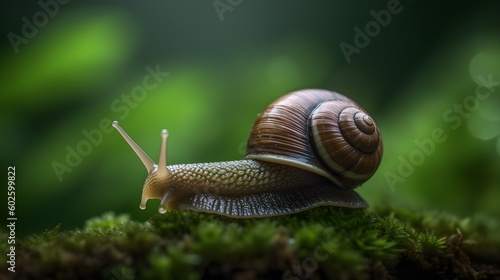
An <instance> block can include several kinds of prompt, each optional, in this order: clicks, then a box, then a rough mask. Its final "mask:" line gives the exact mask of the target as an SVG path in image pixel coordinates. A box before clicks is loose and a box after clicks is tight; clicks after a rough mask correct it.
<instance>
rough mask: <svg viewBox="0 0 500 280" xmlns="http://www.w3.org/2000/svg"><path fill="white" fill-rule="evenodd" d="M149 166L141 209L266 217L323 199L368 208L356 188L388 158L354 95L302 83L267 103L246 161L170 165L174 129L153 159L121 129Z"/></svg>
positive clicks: (323, 202) (164, 134)
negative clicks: (150, 203) (153, 203)
mask: <svg viewBox="0 0 500 280" xmlns="http://www.w3.org/2000/svg"><path fill="white" fill-rule="evenodd" d="M113 126H114V127H115V128H116V129H117V130H118V131H119V132H120V134H121V135H122V136H123V137H124V138H125V140H126V141H127V142H128V143H129V144H130V146H131V147H132V149H133V150H134V151H135V152H136V154H137V155H138V156H139V158H140V159H141V160H142V162H143V163H144V165H145V166H146V169H147V170H148V173H149V175H148V177H147V178H146V182H145V183H144V187H143V193H142V200H141V208H142V209H144V208H145V206H146V202H147V200H148V199H151V198H157V199H161V202H160V206H159V211H160V212H161V213H164V212H166V211H167V210H183V209H187V210H193V211H201V212H210V213H216V214H221V215H226V216H230V217H237V218H243V217H265V216H274V215H284V214H290V213H296V212H300V211H304V210H307V209H310V208H313V207H317V206H322V205H331V206H339V207H351V208H363V207H367V206H368V205H367V203H366V202H365V201H364V200H363V199H362V198H361V197H360V196H359V195H358V194H357V193H356V192H354V191H353V190H352V189H353V188H355V187H356V186H359V185H361V184H362V183H364V182H365V181H366V180H368V179H369V178H370V177H371V176H372V175H373V174H374V173H375V171H376V169H377V168H378V166H379V164H380V161H381V158H382V150H383V148H382V141H381V138H380V133H379V130H378V128H377V125H376V124H375V122H374V121H373V119H372V118H371V117H370V116H369V115H368V114H367V113H366V111H365V110H364V109H362V108H361V107H360V106H359V105H358V104H356V103H355V102H354V101H352V100H351V99H349V98H347V97H345V96H343V95H341V94H339V93H336V92H331V91H326V90H316V89H314V90H301V91H296V92H292V93H290V94H287V95H285V96H283V97H281V98H279V99H278V100H276V101H275V102H273V103H272V104H271V105H269V106H268V107H267V108H266V109H265V110H264V111H263V112H262V113H261V114H260V115H259V117H258V118H257V120H256V122H255V123H254V125H253V128H252V131H251V133H250V137H249V140H248V145H247V155H246V159H245V160H239V161H229V162H212V163H197V164H178V165H170V166H167V165H166V143H167V136H168V133H167V131H166V130H163V131H162V139H163V140H162V146H161V150H160V158H159V161H158V164H155V163H154V162H153V161H152V160H151V159H150V158H149V157H148V156H147V155H146V154H145V153H144V152H143V151H142V149H141V148H140V147H139V146H137V144H135V142H134V141H133V140H132V139H131V138H130V137H129V136H128V135H127V134H126V133H125V131H123V129H121V127H120V126H119V125H118V122H116V121H115V122H114V123H113Z"/></svg>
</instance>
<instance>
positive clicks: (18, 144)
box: [0, 0, 500, 235]
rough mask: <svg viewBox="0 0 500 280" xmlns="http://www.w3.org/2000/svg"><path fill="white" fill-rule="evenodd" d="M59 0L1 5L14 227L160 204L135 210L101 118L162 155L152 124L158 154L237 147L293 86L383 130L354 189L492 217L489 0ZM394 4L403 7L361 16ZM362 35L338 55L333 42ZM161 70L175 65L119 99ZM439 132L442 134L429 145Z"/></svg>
mask: <svg viewBox="0 0 500 280" xmlns="http://www.w3.org/2000/svg"><path fill="white" fill-rule="evenodd" d="M54 1H55V0H54ZM54 1H48V0H45V1H44V0H42V1H41V3H57V6H56V5H54V4H52V6H50V5H49V4H47V5H48V6H47V7H48V8H47V7H45V8H44V7H42V6H41V5H40V4H39V3H37V2H36V1H31V3H23V4H21V3H18V2H16V3H10V2H9V3H8V2H5V3H4V2H2V4H1V5H2V7H1V13H2V16H1V17H0V20H1V25H0V29H1V30H2V32H1V34H3V35H4V37H3V40H2V45H1V49H0V61H1V64H0V72H1V76H0V86H1V97H0V106H1V108H0V127H1V132H2V145H1V155H2V166H3V170H4V171H3V172H4V175H3V178H6V176H7V166H12V165H15V166H16V187H17V188H16V191H17V193H16V198H17V199H16V203H17V209H16V213H17V217H18V219H19V220H18V224H17V226H18V228H17V231H18V235H26V234H30V233H40V232H42V231H43V230H44V229H50V228H53V227H54V226H56V225H57V224H59V223H62V227H63V228H72V227H75V226H82V225H83V221H84V220H85V219H88V218H89V217H92V216H95V215H99V214H101V213H102V212H105V211H115V212H118V213H130V215H131V216H132V218H134V219H138V220H145V219H147V218H148V217H150V216H151V215H153V214H155V213H157V212H156V211H157V205H158V203H159V202H158V201H150V202H149V204H148V208H147V210H145V211H141V210H140V209H139V208H138V205H139V201H140V195H141V189H142V184H143V181H144V179H145V177H146V170H145V168H144V167H143V165H142V163H141V162H140V161H139V159H138V158H137V157H136V155H135V154H134V153H133V152H132V150H131V149H130V148H129V147H128V145H127V144H126V143H125V142H124V140H123V139H122V138H121V136H120V135H119V134H118V133H117V132H115V131H112V132H109V131H108V130H106V131H103V130H102V129H100V122H101V121H104V122H106V121H108V120H115V119H117V120H119V121H120V123H121V125H122V127H123V128H124V129H125V130H126V131H127V132H128V133H129V134H130V135H131V137H132V138H133V139H134V140H135V141H136V142H137V143H138V144H139V145H140V146H141V147H142V148H143V150H144V151H146V152H147V153H148V154H149V155H150V157H152V158H153V159H154V160H155V161H156V160H157V158H158V153H159V145H160V130H161V129H163V128H167V129H168V130H169V132H170V138H169V147H168V162H169V164H177V163H193V162H210V161H225V160H235V159H242V158H243V157H244V147H245V144H244V143H245V142H246V138H247V136H248V133H249V131H250V128H251V126H252V123H253V121H254V119H255V117H256V116H257V114H258V113H259V112H260V111H261V110H262V109H263V108H264V107H265V106H266V105H267V104H269V103H270V102H272V101H273V100H274V99H276V98H277V97H279V96H281V95H283V94H285V93H287V92H290V91H293V90H297V89H302V88H324V89H329V90H334V91H338V92H340V93H343V94H345V95H347V96H349V97H351V98H353V99H354V100H356V101H357V102H358V103H360V104H361V105H362V106H363V107H365V109H367V110H368V111H369V112H370V113H371V115H372V116H373V117H374V119H375V120H376V121H377V123H378V124H379V127H380V129H381V133H382V136H383V140H384V148H385V153H384V158H383V161H382V164H381V166H380V168H379V170H378V172H377V173H376V174H375V176H374V177H373V178H372V179H371V180H370V181H368V182H367V183H365V184H364V185H363V186H362V187H360V188H359V189H358V190H359V192H360V193H361V195H362V196H363V197H364V198H365V199H366V200H367V201H368V202H369V203H370V204H371V205H372V206H377V205H381V204H387V203H389V204H392V205H396V206H398V207H408V208H411V209H417V210H419V209H431V210H432V209H436V210H443V211H449V212H453V213H455V214H458V215H461V216H467V215H477V214H481V215H488V216H495V217H498V213H500V203H498V201H499V200H500V87H499V86H498V83H495V81H496V82H500V32H499V31H500V28H499V27H500V9H499V8H500V5H499V4H498V2H496V3H495V2H494V1H490V2H488V1H480V2H477V3H476V2H472V1H470V2H462V1H439V2H438V3H433V2H431V1H427V2H425V3H422V2H421V1H401V2H400V3H399V5H397V3H396V1H377V2H375V1H344V2H340V1H336V2H334V1H308V2H304V1H272V2H270V1H245V0H243V1H234V0H233V1H230V2H226V1H140V2H139V1H68V2H67V3H66V4H59V2H54ZM214 3H215V4H214ZM221 3H222V4H221ZM231 5H233V6H231ZM388 5H389V6H391V5H396V6H397V10H398V11H399V12H398V13H393V14H391V18H390V21H389V20H388V19H387V18H386V24H384V25H385V26H381V25H380V24H379V25H378V27H379V29H376V27H375V25H373V24H371V27H370V22H372V21H374V20H376V19H375V18H374V14H379V15H380V13H381V12H380V11H381V10H387V9H388ZM396 6H394V7H396ZM391 7H392V6H391ZM44 9H45V10H44ZM218 9H219V10H218ZM371 11H373V12H371ZM49 12H50V14H49ZM43 13H45V17H44V15H43ZM382 14H383V12H382ZM27 21H28V22H31V24H34V28H35V29H33V28H31V29H30V26H28V25H29V24H27V23H26V22H27ZM367 24H368V25H369V28H372V29H369V31H368V32H372V33H371V34H372V35H373V36H371V37H367V38H369V41H366V40H365V42H362V39H360V38H357V37H355V36H358V37H359V35H356V31H355V28H356V27H359V28H360V29H361V30H365V27H366V26H367ZM23 32H24V33H26V34H24V35H23ZM12 34H15V35H12ZM356 38H357V40H358V41H356V42H357V43H358V47H359V48H357V50H356V52H354V53H352V54H351V55H350V56H349V60H350V63H349V62H348V59H346V56H345V55H344V53H343V51H342V49H341V48H340V46H339V45H340V44H341V43H342V42H344V43H346V44H349V45H351V46H352V47H353V48H354V47H356V42H355V39H356ZM360 40H361V41H360ZM13 42H14V43H13ZM363 44H364V45H363ZM148 67H149V68H148ZM157 67H158V68H159V69H160V70H161V71H162V72H168V73H169V75H168V77H165V78H163V80H161V81H159V82H158V83H157V85H156V86H154V87H151V89H149V90H147V93H146V94H143V95H141V96H140V98H138V99H136V101H134V102H131V103H126V102H127V101H126V100H125V99H123V98H127V96H129V97H130V96H131V94H132V92H133V91H135V90H137V88H136V87H137V86H141V85H142V84H143V78H144V77H145V76H146V75H148V73H149V72H148V70H147V69H156V68H157ZM478 77H483V78H484V79H481V78H478ZM484 81H488V84H484ZM485 86H486V87H485ZM476 92H477V93H478V94H479V95H476ZM478 97H481V99H478ZM139 99H140V100H139ZM133 100H134V99H132V101H133ZM464 102H465V104H464ZM455 104H457V105H461V106H463V109H462V112H459V111H458V109H457V108H459V107H457V105H455ZM107 125H109V123H108V124H107ZM435 129H438V130H439V131H441V132H442V133H444V135H445V137H446V140H445V141H444V142H443V143H436V142H433V144H432V145H434V148H433V149H431V146H432V145H431V144H429V142H428V141H427V140H425V139H428V138H430V137H432V133H433V131H434V130H435ZM98 130H99V131H100V132H99V133H102V139H101V138H100V137H98V136H97V134H99V133H97V134H95V133H96V131H98ZM83 131H86V132H88V133H91V134H92V135H94V137H95V141H94V144H91V145H90V147H89V146H85V144H82V143H84V142H85V141H87V137H86V136H85V134H84V132H83ZM443 137H444V136H443ZM416 141H417V142H419V143H427V145H428V146H425V147H427V148H426V149H427V150H426V151H422V150H421V148H419V146H418V145H417V143H416ZM429 141H430V140H429ZM78 148H80V150H81V151H85V153H87V154H88V155H85V156H82V158H81V161H80V162H76V161H75V162H73V163H74V165H75V166H74V167H70V166H68V168H69V169H71V172H65V173H63V174H60V176H59V178H58V175H57V174H56V172H55V171H54V164H55V162H56V163H60V164H61V165H67V163H66V157H67V154H68V149H70V150H71V149H73V150H77V149H78ZM424 152H427V154H425V153H424ZM422 155H423V156H422ZM405 161H408V162H409V163H410V164H411V165H412V166H410V167H408V166H406V167H405V166H403V167H402V166H401V165H402V164H403V165H404V163H402V162H405ZM412 162H413V163H412ZM405 168H406V169H405ZM69 169H68V171H69ZM4 183H6V179H4ZM5 188H6V187H5ZM5 195H6V189H5V190H4V191H2V195H1V197H3V198H4V197H5ZM4 201H5V200H4ZM2 212H4V213H6V209H5V208H4V210H2ZM2 215H3V214H2Z"/></svg>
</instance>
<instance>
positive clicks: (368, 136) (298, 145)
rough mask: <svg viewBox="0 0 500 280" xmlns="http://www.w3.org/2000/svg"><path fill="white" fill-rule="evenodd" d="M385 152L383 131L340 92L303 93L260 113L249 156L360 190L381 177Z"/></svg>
mask: <svg viewBox="0 0 500 280" xmlns="http://www.w3.org/2000/svg"><path fill="white" fill-rule="evenodd" d="M382 152H383V147H382V140H381V138H380V133H379V130H378V127H377V125H376V123H375V122H374V121H373V119H372V118H371V117H370V116H369V115H368V114H367V113H366V111H365V110H364V109H363V108H361V107H360V106H359V105H358V104H356V103H355V102H354V101H352V100H351V99H349V98H347V97H345V96H343V95H341V94H339V93H336V92H331V91H326V90H302V91H296V92H292V93H290V94H288V95H285V96H283V97H281V98H280V99H278V100H276V101H275V102H273V103H272V104H271V105H269V106H268V107H267V108H266V109H265V110H264V111H263V112H262V113H261V114H260V115H259V117H258V118H257V120H256V122H255V123H254V126H253V128H252V132H251V135H250V137H249V140H248V145H247V156H246V158H248V159H257V160H263V161H270V162H277V163H281V164H288V165H291V166H294V167H299V168H302V169H305V170H308V171H311V172H313V173H316V174H319V175H321V176H324V177H326V178H328V179H329V180H330V181H332V182H334V183H335V184H337V185H339V186H343V187H349V188H354V187H356V186H359V185H361V184H362V183H364V182H366V180H368V179H369V178H370V177H371V176H372V175H373V174H374V173H375V171H376V170H377V168H378V166H379V164H380V161H381V159H382Z"/></svg>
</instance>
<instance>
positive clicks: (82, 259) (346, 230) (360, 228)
mask: <svg viewBox="0 0 500 280" xmlns="http://www.w3.org/2000/svg"><path fill="white" fill-rule="evenodd" d="M499 230H500V226H499V224H498V221H497V220H491V219H486V218H481V217H473V218H466V219H459V218H457V217H455V216H453V215H449V214H443V213H435V212H433V213H417V212H414V211H408V210H394V209H389V208H385V209H382V208H378V209H372V210H369V211H367V210H343V209H333V208H316V209H313V210H310V211H307V212H303V213H299V214H296V215H290V216H283V217H273V218H264V219H241V220H239V219H238V220H236V219H230V218H226V217H221V216H217V215H211V214H204V213H195V212H168V213H166V214H164V215H156V216H153V217H152V218H151V219H150V220H149V221H147V222H142V223H139V222H135V221H131V220H130V219H129V218H128V216H127V215H115V214H112V213H106V214H103V215H102V216H100V217H96V218H92V219H90V220H88V221H87V222H86V224H85V227H84V228H83V229H75V230H69V231H63V230H60V229H59V227H56V228H54V229H52V230H50V231H47V232H45V233H43V234H41V235H36V236H31V237H29V238H26V239H24V240H22V241H21V244H20V245H19V246H18V249H17V252H16V272H15V273H12V272H9V271H7V263H6V259H5V258H6V254H2V256H1V257H0V259H1V263H0V268H1V272H0V279H109V280H112V279H114V280H133V279H500V234H499V232H500V231H499ZM1 234H2V235H3V236H2V239H3V240H5V239H4V238H5V237H6V235H5V232H4V231H2V233H1ZM1 246H2V250H3V251H6V250H7V244H6V242H2V245H1Z"/></svg>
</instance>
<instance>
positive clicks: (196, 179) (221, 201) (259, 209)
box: [141, 160, 367, 218]
mask: <svg viewBox="0 0 500 280" xmlns="http://www.w3.org/2000/svg"><path fill="white" fill-rule="evenodd" d="M156 169H157V168H155V169H154V170H153V172H152V173H151V174H150V175H149V176H148V177H147V179H146V182H145V184H144V187H143V193H142V200H141V208H143V209H144V208H145V207H146V202H147V200H149V199H161V202H160V206H159V209H158V211H159V212H160V213H164V212H166V211H167V210H183V209H189V210H193V211H203V212H211V213H217V214H220V215H226V216H231V217H236V218H238V217H265V216H274V215H279V214H281V213H282V212H283V211H287V212H290V213H294V212H300V211H303V210H306V209H308V208H310V207H311V206H319V205H337V206H343V207H350V208H364V207H367V204H366V202H365V201H364V200H363V199H362V198H361V197H360V196H359V195H358V194H357V193H355V192H354V191H353V190H350V189H346V188H342V187H339V186H336V185H334V184H332V183H331V182H329V181H328V180H327V179H325V178H323V177H321V176H319V175H316V174H314V173H311V172H307V171H304V170H302V169H298V168H295V167H292V166H287V165H282V164H276V163H271V162H263V161H257V160H240V161H227V162H212V163H195V164H179V165H171V166H167V170H168V171H169V172H168V173H169V175H168V178H164V179H159V178H158V177H157V176H155V174H156V172H155V171H156Z"/></svg>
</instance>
